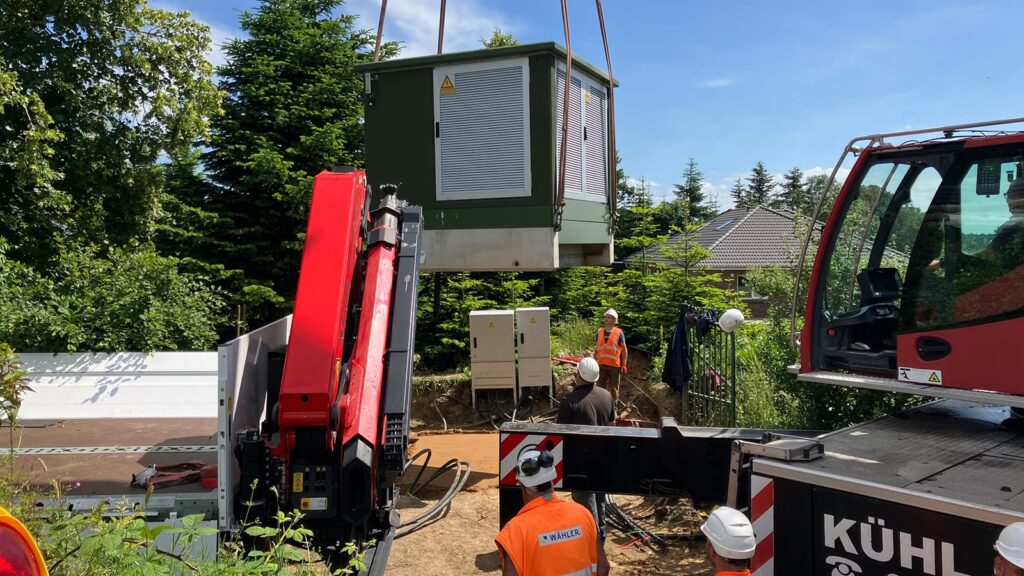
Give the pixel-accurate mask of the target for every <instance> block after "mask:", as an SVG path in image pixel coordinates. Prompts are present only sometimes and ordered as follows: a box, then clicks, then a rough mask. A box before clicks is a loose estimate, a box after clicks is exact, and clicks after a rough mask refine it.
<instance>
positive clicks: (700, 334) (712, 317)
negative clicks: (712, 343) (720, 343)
mask: <svg viewBox="0 0 1024 576" xmlns="http://www.w3.org/2000/svg"><path fill="white" fill-rule="evenodd" d="M717 325H718V315H716V314H715V313H714V312H712V311H710V310H708V311H705V312H704V313H703V314H701V315H700V316H699V317H698V318H697V340H703V339H704V336H706V335H707V333H708V332H711V330H713V329H714V327H715V326H717Z"/></svg>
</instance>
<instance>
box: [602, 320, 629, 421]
mask: <svg viewBox="0 0 1024 576" xmlns="http://www.w3.org/2000/svg"><path fill="white" fill-rule="evenodd" d="M618 322H619V313H618V312H616V311H615V309H614V308H609V309H608V311H607V312H605V313H604V327H603V328H600V329H599V330H598V331H597V345H596V346H595V347H594V358H595V359H596V360H597V363H598V364H600V365H601V377H600V378H598V380H597V385H598V386H600V387H601V388H604V389H606V390H608V391H609V392H611V393H612V402H613V403H615V402H618V400H619V376H620V375H621V374H625V373H626V371H627V367H626V357H627V355H628V352H627V351H626V335H625V334H623V332H622V329H621V328H619V327H617V326H616V324H617V323H618Z"/></svg>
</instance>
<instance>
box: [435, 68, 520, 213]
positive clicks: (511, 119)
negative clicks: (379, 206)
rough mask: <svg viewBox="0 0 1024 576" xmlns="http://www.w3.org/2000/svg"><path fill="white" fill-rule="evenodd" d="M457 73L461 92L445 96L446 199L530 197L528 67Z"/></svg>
mask: <svg viewBox="0 0 1024 576" xmlns="http://www.w3.org/2000/svg"><path fill="white" fill-rule="evenodd" d="M451 76H452V81H453V83H454V84H455V93H454V94H452V95H443V96H439V98H440V122H441V125H440V133H441V137H440V140H441V146H440V148H441V150H440V152H441V154H440V157H441V194H440V196H441V198H442V199H454V198H475V197H498V196H524V195H527V194H528V193H529V189H528V187H527V179H528V178H529V174H528V173H527V158H526V156H527V153H528V150H527V143H526V130H527V128H526V121H527V118H526V103H525V101H524V99H525V96H524V86H523V82H524V80H523V66H522V65H515V66H506V67H501V68H491V69H485V70H469V71H462V72H459V71H457V69H456V70H453V73H451Z"/></svg>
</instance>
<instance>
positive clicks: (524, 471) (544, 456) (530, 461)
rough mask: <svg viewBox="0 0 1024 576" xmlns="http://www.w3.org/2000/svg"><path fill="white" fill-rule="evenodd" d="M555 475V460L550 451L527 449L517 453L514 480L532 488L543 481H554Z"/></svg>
mask: <svg viewBox="0 0 1024 576" xmlns="http://www.w3.org/2000/svg"><path fill="white" fill-rule="evenodd" d="M557 476H558V475H557V474H556V472H555V461H554V458H553V457H552V456H551V453H550V452H541V451H540V450H527V451H526V452H523V453H522V454H520V455H519V462H518V463H517V465H516V480H518V481H519V483H520V484H522V485H523V486H528V487H530V488H532V487H534V486H540V485H541V484H544V483H545V482H554V481H555V478H556V477H557Z"/></svg>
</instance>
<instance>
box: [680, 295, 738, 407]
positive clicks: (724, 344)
mask: <svg viewBox="0 0 1024 576" xmlns="http://www.w3.org/2000/svg"><path fill="white" fill-rule="evenodd" d="M697 318H698V316H697V315H693V320H692V321H691V318H690V317H689V316H688V317H687V322H686V329H687V331H688V332H689V341H690V351H689V352H690V366H692V367H693V372H692V376H691V377H690V382H689V384H688V385H687V387H686V389H685V390H684V391H683V393H682V414H681V415H680V421H681V423H682V424H683V425H684V426H722V427H733V426H735V425H736V333H735V332H726V331H724V330H722V329H721V328H719V327H718V325H717V324H712V325H711V327H710V329H709V330H707V332H706V333H705V334H704V335H703V336H700V337H699V335H698V333H699V330H698V322H697Z"/></svg>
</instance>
